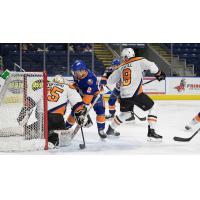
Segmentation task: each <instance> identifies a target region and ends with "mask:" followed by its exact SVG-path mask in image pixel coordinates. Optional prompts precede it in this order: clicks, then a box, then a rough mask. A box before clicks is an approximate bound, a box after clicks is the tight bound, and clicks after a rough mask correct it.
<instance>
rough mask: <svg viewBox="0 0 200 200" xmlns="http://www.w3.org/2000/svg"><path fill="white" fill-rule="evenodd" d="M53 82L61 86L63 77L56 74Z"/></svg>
mask: <svg viewBox="0 0 200 200" xmlns="http://www.w3.org/2000/svg"><path fill="white" fill-rule="evenodd" d="M53 82H55V83H59V84H63V83H64V82H65V81H64V77H63V76H62V75H60V74H58V75H56V76H55V77H54V78H53Z"/></svg>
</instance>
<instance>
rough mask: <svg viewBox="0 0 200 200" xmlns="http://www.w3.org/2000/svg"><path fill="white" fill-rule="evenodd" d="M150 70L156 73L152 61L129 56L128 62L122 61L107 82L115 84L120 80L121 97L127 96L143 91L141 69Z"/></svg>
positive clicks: (156, 70)
mask: <svg viewBox="0 0 200 200" xmlns="http://www.w3.org/2000/svg"><path fill="white" fill-rule="evenodd" d="M145 70H150V72H151V73H153V74H156V73H157V72H158V71H159V69H158V67H157V66H156V65H155V63H154V62H150V61H148V60H147V59H145V58H142V57H134V58H131V59H130V60H129V61H128V62H123V63H122V64H121V65H120V67H119V68H118V69H117V70H115V71H114V72H113V73H112V74H111V75H110V77H109V78H108V82H107V83H108V84H115V83H117V82H118V81H120V96H121V98H129V97H132V96H133V95H139V94H140V93H142V92H143V89H142V81H143V74H142V73H143V71H145Z"/></svg>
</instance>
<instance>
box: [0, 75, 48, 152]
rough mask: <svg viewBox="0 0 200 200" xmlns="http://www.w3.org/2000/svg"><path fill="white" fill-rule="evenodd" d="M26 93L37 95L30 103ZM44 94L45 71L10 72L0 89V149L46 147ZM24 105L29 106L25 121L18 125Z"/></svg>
mask: <svg viewBox="0 0 200 200" xmlns="http://www.w3.org/2000/svg"><path fill="white" fill-rule="evenodd" d="M28 97H32V98H33V99H34V97H37V99H38V101H36V102H35V103H33V104H34V105H30V101H29V102H27V98H28ZM46 97H47V75H46V73H45V72H11V73H10V76H9V77H8V79H7V80H6V81H5V83H4V85H3V88H2V90H1V92H0V151H5V152H6V151H34V150H42V149H48V130H47V129H48V126H47V99H46ZM27 104H29V105H27ZM24 107H25V108H27V107H31V109H30V110H29V112H27V113H28V114H29V115H28V118H27V122H26V123H25V124H23V125H19V121H20V120H21V119H20V117H21V116H20V112H21V110H22V108H24Z"/></svg>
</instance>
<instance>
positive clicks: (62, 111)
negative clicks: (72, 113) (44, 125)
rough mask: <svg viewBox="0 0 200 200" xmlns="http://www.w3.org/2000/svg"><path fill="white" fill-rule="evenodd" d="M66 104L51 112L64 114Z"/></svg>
mask: <svg viewBox="0 0 200 200" xmlns="http://www.w3.org/2000/svg"><path fill="white" fill-rule="evenodd" d="M66 107H67V106H66V105H64V106H62V107H60V108H58V109H57V110H54V111H53V112H52V113H57V114H61V115H64V114H65V111H66Z"/></svg>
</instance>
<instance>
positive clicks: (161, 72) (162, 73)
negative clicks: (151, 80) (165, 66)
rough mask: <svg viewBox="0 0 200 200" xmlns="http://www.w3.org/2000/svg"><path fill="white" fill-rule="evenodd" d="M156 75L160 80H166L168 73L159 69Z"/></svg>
mask: <svg viewBox="0 0 200 200" xmlns="http://www.w3.org/2000/svg"><path fill="white" fill-rule="evenodd" d="M154 76H155V77H156V79H157V80H158V81H162V80H165V77H166V74H165V73H164V72H163V71H161V70H159V71H158V72H157V73H156V74H154Z"/></svg>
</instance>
